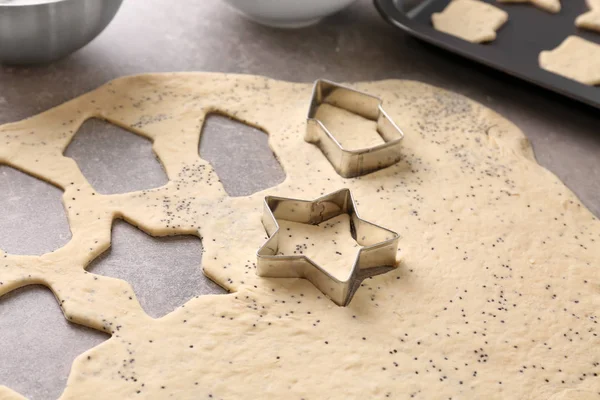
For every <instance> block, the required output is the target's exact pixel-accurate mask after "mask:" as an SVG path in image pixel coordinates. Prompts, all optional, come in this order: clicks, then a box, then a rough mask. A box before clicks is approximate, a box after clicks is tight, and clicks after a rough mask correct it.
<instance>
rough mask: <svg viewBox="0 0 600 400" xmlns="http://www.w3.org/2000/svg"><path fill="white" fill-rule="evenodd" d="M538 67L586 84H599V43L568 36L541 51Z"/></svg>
mask: <svg viewBox="0 0 600 400" xmlns="http://www.w3.org/2000/svg"><path fill="white" fill-rule="evenodd" d="M539 62H540V67H541V68H543V69H545V70H548V71H550V72H554V73H555V74H558V75H562V76H564V77H567V78H569V79H573V80H575V81H578V82H581V83H584V84H586V85H591V86H594V85H598V84H600V45H598V44H596V43H594V42H590V41H588V40H585V39H582V38H580V37H578V36H569V37H568V38H566V39H565V40H564V41H563V42H562V43H561V44H560V45H559V46H558V47H557V48H555V49H554V50H548V51H542V52H541V53H540V56H539Z"/></svg>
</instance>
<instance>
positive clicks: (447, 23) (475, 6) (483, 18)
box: [431, 0, 508, 43]
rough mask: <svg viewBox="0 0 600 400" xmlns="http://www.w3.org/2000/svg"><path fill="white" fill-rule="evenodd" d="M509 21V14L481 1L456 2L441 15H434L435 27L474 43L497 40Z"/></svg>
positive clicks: (452, 2)
mask: <svg viewBox="0 0 600 400" xmlns="http://www.w3.org/2000/svg"><path fill="white" fill-rule="evenodd" d="M507 20H508V14H507V13H506V12H505V11H503V10H501V9H499V8H498V7H494V6H493V5H491V4H488V3H484V2H482V1H479V0H454V1H451V2H450V3H449V4H448V6H446V8H445V9H444V11H442V12H441V13H433V14H432V15H431V21H432V23H433V27H434V28H435V29H436V30H438V31H440V32H444V33H447V34H449V35H452V36H456V37H459V38H461V39H463V40H466V41H468V42H472V43H483V42H490V41H492V40H494V39H496V31H497V30H498V29H500V27H501V26H502V25H504V23H505V22H506V21H507Z"/></svg>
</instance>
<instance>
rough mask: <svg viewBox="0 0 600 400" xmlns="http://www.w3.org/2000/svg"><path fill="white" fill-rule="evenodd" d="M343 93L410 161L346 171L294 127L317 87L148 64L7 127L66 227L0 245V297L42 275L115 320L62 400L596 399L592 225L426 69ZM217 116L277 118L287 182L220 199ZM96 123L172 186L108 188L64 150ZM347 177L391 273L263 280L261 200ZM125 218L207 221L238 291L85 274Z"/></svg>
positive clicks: (160, 229)
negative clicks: (151, 160)
mask: <svg viewBox="0 0 600 400" xmlns="http://www.w3.org/2000/svg"><path fill="white" fill-rule="evenodd" d="M352 86H353V87H354V88H356V89H358V90H362V91H365V92H367V93H370V94H372V95H375V96H378V97H381V98H382V100H383V103H384V106H385V110H386V112H387V113H388V114H389V115H390V117H391V118H392V119H393V120H394V121H395V122H396V123H398V124H399V125H400V127H401V128H402V129H403V131H404V132H405V134H406V136H405V138H404V139H403V147H402V155H403V158H402V160H401V161H399V162H398V163H397V164H394V165H392V166H390V167H388V168H385V169H381V170H379V171H376V172H373V173H371V174H369V175H365V176H361V177H359V178H356V179H344V178H342V177H340V176H339V175H338V174H337V172H336V171H335V170H334V168H333V167H332V166H331V163H330V162H329V160H328V159H327V158H326V157H325V156H324V154H323V152H322V151H321V150H320V149H319V148H318V147H317V146H314V145H312V144H310V143H307V142H306V141H305V140H304V133H305V130H306V115H307V108H308V105H309V101H310V98H311V91H312V88H313V85H312V84H304V83H292V82H282V81H276V80H272V79H267V78H263V77H258V76H245V75H228V74H222V73H214V74H208V73H182V74H151V75H140V76H133V77H126V78H122V79H118V80H115V81H112V82H110V83H108V84H106V85H104V86H102V87H100V88H98V89H96V90H94V91H92V92H90V93H87V94H84V95H82V96H80V97H78V98H76V99H74V100H71V101H69V102H67V103H65V104H62V105H59V106H58V107H55V108H53V109H51V110H48V111H46V112H44V113H42V114H39V115H37V116H33V117H31V118H28V119H25V120H23V121H19V122H14V123H9V124H6V125H2V126H0V143H2V145H1V146H0V163H4V164H9V165H11V166H13V167H16V168H20V169H21V170H23V171H24V172H26V173H28V174H31V175H35V176H39V177H41V178H43V179H45V180H47V181H49V182H52V183H54V184H55V185H57V186H59V187H60V188H62V189H64V190H65V195H64V196H63V202H64V205H65V209H66V210H67V213H68V219H69V224H70V227H71V231H72V235H73V237H72V239H71V241H70V242H69V243H68V244H66V245H65V246H64V247H62V248H60V249H58V250H55V251H53V252H52V253H47V254H44V255H43V256H37V257H36V256H17V255H12V254H6V253H2V252H0V281H1V282H2V284H0V295H2V294H4V293H8V292H9V291H11V290H13V289H15V288H17V287H20V286H24V285H27V284H31V283H39V284H44V285H46V286H48V287H50V288H51V289H52V291H53V292H54V294H55V296H56V298H57V301H58V303H59V304H60V305H61V308H62V309H63V311H64V314H65V317H66V318H68V319H69V320H70V321H72V322H73V323H77V324H82V325H86V326H89V327H92V328H95V329H99V330H103V331H105V332H109V333H111V334H112V337H111V338H110V339H108V340H107V341H105V342H104V343H102V344H101V345H99V346H97V347H95V348H93V349H91V350H89V351H86V352H85V353H83V354H81V355H80V356H79V357H77V359H76V360H75V362H74V364H73V367H72V369H71V373H70V376H69V379H68V382H67V386H66V388H65V391H64V393H63V394H62V396H61V400H74V399H77V400H88V399H90V400H91V399H166V398H173V399H179V400H188V399H190V400H191V399H215V400H216V399H236V400H237V399H264V400H275V399H277V400H278V399H301V398H305V399H311V400H315V399H323V398H325V397H326V398H327V399H329V400H338V399H340V400H341V399H344V400H345V399H400V400H402V399H407V400H411V399H415V400H416V399H448V398H452V399H459V398H460V399H492V400H496V399H529V400H542V399H543V400H547V399H561V400H575V399H577V400H581V399H588V398H589V399H592V398H594V399H595V398H597V397H598V379H599V378H598V377H596V376H595V374H600V338H599V337H598V333H599V332H600V324H598V321H599V319H600V311H599V310H600V291H599V288H600V275H599V274H598V268H599V266H600V246H599V243H600V222H599V221H598V219H597V218H596V217H594V216H593V215H592V214H591V213H590V212H589V211H588V210H587V209H586V208H585V206H583V205H582V203H581V202H580V201H579V200H578V199H577V197H576V196H575V195H574V194H573V193H572V192H571V191H570V190H569V189H568V188H567V187H565V185H564V184H563V183H562V182H561V181H560V180H559V179H558V178H557V177H556V176H555V175H553V174H552V173H550V172H549V171H547V170H546V169H544V168H543V167H541V166H540V165H538V164H537V162H536V161H535V158H534V156H533V152H532V149H531V147H530V145H529V143H528V141H527V140H526V138H525V136H524V135H523V133H522V132H521V131H520V130H519V129H518V128H517V127H516V126H515V125H514V124H512V123H511V122H509V121H507V120H506V119H505V118H503V117H501V116H500V115H498V114H496V113H495V112H493V111H491V110H490V109H488V108H485V107H484V106H482V105H481V104H478V103H476V102H474V101H472V100H469V99H467V98H465V97H463V96H460V95H458V94H455V93H451V92H448V91H445V90H442V89H439V88H436V87H433V86H429V85H427V84H424V83H421V82H413V81H399V80H385V81H379V82H363V83H355V84H353V85H352ZM214 110H218V111H219V112H221V113H223V114H226V115H230V116H235V118H237V119H238V120H240V121H242V122H244V123H247V124H250V125H253V126H256V127H259V128H261V129H262V130H264V131H265V132H267V134H268V135H269V145H270V146H271V148H272V150H273V152H274V153H275V155H276V156H277V159H278V160H279V161H280V163H281V165H282V167H283V169H284V170H285V172H286V179H285V181H283V182H281V183H280V184H278V185H277V186H275V187H272V188H269V189H266V190H265V191H263V192H259V193H254V194H252V195H250V196H248V197H231V196H228V195H227V193H226V192H225V190H224V189H223V186H222V184H221V182H219V179H218V176H217V174H216V173H215V171H214V170H213V169H212V167H211V165H210V163H209V162H207V161H206V160H204V159H202V158H201V157H200V156H199V155H198V142H199V139H200V135H201V131H202V125H203V121H204V118H205V116H206V115H207V113H210V112H212V111H214ZM329 111H330V112H331V113H333V112H334V110H329ZM342 115H343V114H342ZM91 116H102V117H103V118H106V119H107V120H109V121H111V122H112V123H115V124H118V125H120V126H123V127H126V128H127V129H132V130H134V131H135V132H136V133H139V134H140V135H144V136H146V137H148V138H150V139H152V140H153V142H154V145H153V149H154V150H155V151H156V154H157V156H158V157H159V158H160V160H161V162H162V164H163V166H164V168H165V172H166V173H167V176H168V177H169V183H167V184H166V185H164V186H162V187H159V188H155V189H150V190H144V191H138V192H132V193H124V194H116V195H99V194H98V193H96V192H95V191H94V189H93V187H92V186H91V185H90V184H89V182H87V181H86V179H85V177H84V176H83V175H82V173H81V171H80V170H79V169H78V168H77V165H76V164H75V162H74V161H73V160H72V159H69V158H67V157H64V156H63V153H62V152H63V150H64V148H65V147H66V146H67V145H68V143H69V141H70V140H71V139H72V137H73V135H74V132H76V131H77V128H78V127H79V126H80V125H81V124H82V123H83V121H85V120H86V119H88V118H90V117H91ZM352 126H353V125H347V128H348V129H351V127H352ZM359 128H360V127H357V129H359ZM342 188H348V189H350V190H352V194H353V197H354V199H355V200H356V203H357V211H358V212H359V214H360V215H361V217H362V218H364V219H365V220H367V221H369V222H373V223H376V224H379V225H382V226H385V227H386V228H389V229H392V230H393V231H395V232H397V233H399V234H400V235H401V237H400V245H399V247H400V248H401V252H399V259H401V263H400V265H399V266H398V268H397V269H396V270H394V271H392V272H389V273H387V274H384V275H379V276H376V277H374V278H373V279H367V280H365V281H364V282H363V283H362V287H361V288H360V289H359V290H358V292H357V293H356V296H355V297H354V298H353V300H352V302H351V303H350V305H349V306H348V307H338V306H336V305H335V304H334V303H333V302H332V301H331V300H329V299H328V298H326V297H325V296H324V295H323V294H322V293H321V291H320V290H319V289H317V288H316V287H315V286H314V285H313V284H311V283H310V282H309V281H308V280H306V279H283V278H261V277H259V276H257V275H256V273H255V263H256V261H257V259H256V251H257V249H259V248H260V247H261V246H262V245H263V244H264V241H265V238H266V233H265V228H264V226H263V224H262V221H261V217H262V215H263V203H264V197H265V196H266V195H273V196H281V197H292V198H302V199H315V198H318V197H320V196H321V195H323V194H327V193H331V192H332V191H334V190H337V189H342ZM119 217H123V218H125V219H127V220H128V221H130V223H132V224H133V223H135V224H136V225H137V226H139V227H140V228H141V229H143V230H144V231H146V232H148V233H151V234H153V235H173V234H190V233H195V234H197V235H199V236H201V237H202V238H203V241H202V242H203V247H204V251H205V252H204V254H203V256H202V264H203V268H204V272H205V273H206V274H207V275H208V276H209V277H211V278H212V279H213V280H214V281H216V282H218V283H219V284H220V285H222V286H223V287H224V288H226V289H228V290H229V291H231V292H232V293H231V294H228V295H213V296H199V297H197V298H194V299H192V300H190V301H188V302H187V303H186V304H185V305H184V306H182V307H180V308H178V309H176V310H175V311H173V312H172V313H170V314H168V315H166V316H164V317H162V318H159V319H153V318H150V317H149V316H148V315H146V314H145V313H144V311H143V309H142V308H141V307H140V304H139V302H138V301H137V299H136V296H135V293H134V292H133V290H132V288H131V285H129V284H128V283H127V282H125V281H122V280H118V279H114V278H109V277H106V276H101V275H97V274H94V273H93V272H86V271H85V267H86V265H88V263H89V262H90V260H92V259H94V258H95V257H98V256H99V255H100V254H101V253H102V252H103V251H104V250H106V249H107V248H108V247H109V246H110V238H111V224H112V221H113V220H114V219H115V218H119ZM312 234H313V232H312V231H310V232H309V231H306V235H307V236H309V237H310V236H311V235H312ZM319 237H320V236H319ZM319 237H315V238H311V240H312V241H311V243H313V242H314V243H318V239H319ZM336 240H337V239H336ZM346 249H347V250H346ZM338 250H339V249H338ZM339 251H340V252H344V255H346V254H345V252H346V251H348V252H350V251H354V248H353V247H351V246H350V244H348V245H344V250H343V251H342V250H339ZM322 255H323V256H324V259H322V260H320V262H323V263H325V264H328V261H327V260H328V258H327V255H326V254H325V253H324V252H323V254H322ZM331 260H332V262H333V261H335V260H333V256H332V258H331ZM130 267H131V268H140V269H143V268H144V266H143V265H138V264H137V263H135V260H132V263H131V265H130ZM168 267H169V266H168V265H165V268H168ZM323 267H324V268H327V266H326V265H324V266H323ZM340 273H341V271H340ZM174 290H176V288H174ZM15 351H19V349H15ZM9 393H10V392H9V391H8V390H7V389H6V388H2V387H0V399H4V398H15V395H14V394H9ZM11 396H12V397H11Z"/></svg>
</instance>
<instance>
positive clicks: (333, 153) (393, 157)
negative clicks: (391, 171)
mask: <svg viewBox="0 0 600 400" xmlns="http://www.w3.org/2000/svg"><path fill="white" fill-rule="evenodd" d="M321 104H329V105H332V106H335V107H339V108H342V109H345V110H347V111H350V112H352V113H354V114H357V115H360V116H361V117H363V118H366V119H369V120H372V121H376V122H377V132H378V133H379V135H380V136H381V138H382V139H383V140H384V142H385V143H383V144H380V145H377V146H373V147H366V148H363V149H358V150H348V149H344V147H343V146H342V145H341V144H340V142H338V141H337V139H336V138H335V137H334V135H333V134H332V133H331V132H330V131H329V129H327V127H326V126H325V125H324V124H323V123H322V122H321V121H319V120H318V119H316V118H315V115H316V113H317V109H318V107H319V106H320V105H321ZM403 138H404V132H402V130H401V129H400V128H399V127H398V126H397V125H396V123H395V122H394V121H392V119H391V118H390V116H389V115H388V114H387V113H386V112H385V111H384V109H383V106H382V101H381V99H380V98H379V97H375V96H372V95H370V94H367V93H364V92H361V91H358V90H355V89H351V88H349V87H346V86H343V85H340V84H338V83H335V82H332V81H328V80H325V79H318V80H317V81H315V85H314V87H313V92H312V98H311V101H310V107H309V109H308V116H307V124H306V135H305V136H304V140H305V141H307V142H309V143H314V144H316V145H317V146H319V148H320V149H321V151H322V152H323V154H325V156H326V157H327V159H328V160H329V162H330V163H331V165H333V167H334V168H335V170H336V171H337V173H338V174H339V175H341V176H342V177H344V178H354V177H357V176H360V175H364V174H368V173H369V172H373V171H376V170H378V169H382V168H386V167H389V166H390V165H392V164H395V163H397V162H398V161H400V157H401V154H400V146H401V145H402V139H403Z"/></svg>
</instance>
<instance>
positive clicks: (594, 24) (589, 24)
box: [575, 0, 600, 32]
mask: <svg viewBox="0 0 600 400" xmlns="http://www.w3.org/2000/svg"><path fill="white" fill-rule="evenodd" d="M586 3H587V5H588V7H589V8H590V10H589V11H588V12H585V13H583V14H581V15H580V16H579V17H577V19H576V20H575V25H576V26H577V27H578V28H582V29H588V30H591V31H597V32H600V0H587V1H586Z"/></svg>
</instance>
